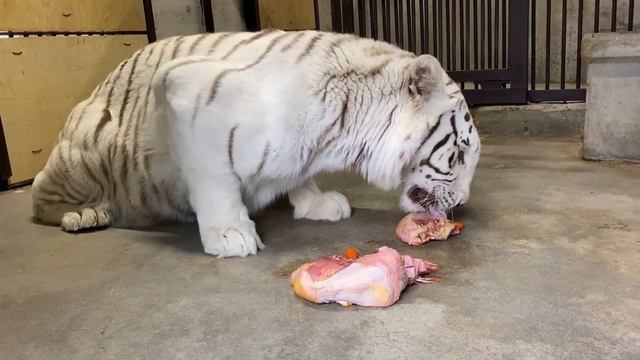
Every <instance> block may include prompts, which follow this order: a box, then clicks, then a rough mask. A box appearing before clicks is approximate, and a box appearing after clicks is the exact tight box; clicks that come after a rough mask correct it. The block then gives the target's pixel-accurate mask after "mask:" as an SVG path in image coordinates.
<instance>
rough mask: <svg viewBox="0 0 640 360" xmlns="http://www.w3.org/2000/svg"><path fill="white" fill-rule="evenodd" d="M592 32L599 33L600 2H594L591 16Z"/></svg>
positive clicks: (597, 0) (598, 0)
mask: <svg viewBox="0 0 640 360" xmlns="http://www.w3.org/2000/svg"><path fill="white" fill-rule="evenodd" d="M593 32H594V33H598V32H600V0H596V3H595V10H594V15H593Z"/></svg>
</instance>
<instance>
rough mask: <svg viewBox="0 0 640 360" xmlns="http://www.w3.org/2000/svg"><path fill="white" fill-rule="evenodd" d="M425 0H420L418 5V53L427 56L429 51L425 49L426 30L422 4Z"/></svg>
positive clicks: (423, 5)
mask: <svg viewBox="0 0 640 360" xmlns="http://www.w3.org/2000/svg"><path fill="white" fill-rule="evenodd" d="M424 2H425V0H420V2H419V3H418V12H419V13H420V22H419V24H420V53H421V54H428V53H429V50H428V49H427V39H428V38H427V35H426V34H428V30H427V29H426V27H425V22H424V20H425V13H424V11H425V4H424Z"/></svg>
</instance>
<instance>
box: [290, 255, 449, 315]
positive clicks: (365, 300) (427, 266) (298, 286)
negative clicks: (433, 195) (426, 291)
mask: <svg viewBox="0 0 640 360" xmlns="http://www.w3.org/2000/svg"><path fill="white" fill-rule="evenodd" d="M437 268H438V266H437V265H436V264H434V263H431V262H429V261H425V260H421V259H415V258H412V257H411V256H408V255H400V254H399V253H398V252H397V251H396V250H394V249H392V248H389V247H386V246H383V247H381V248H379V249H378V251H377V252H376V253H373V254H369V255H365V256H363V257H360V258H357V259H353V260H349V259H347V258H346V257H344V256H342V255H333V256H326V257H322V258H320V259H318V260H316V261H314V262H310V263H306V264H303V265H302V266H300V267H299V268H298V269H297V270H296V271H294V272H293V274H291V278H290V280H291V285H292V287H293V291H294V292H295V293H296V295H298V296H299V297H301V298H303V299H305V300H308V301H311V302H314V303H318V304H322V303H330V302H337V303H339V304H341V305H344V306H350V305H352V304H356V305H361V306H373V307H387V306H390V305H393V304H394V303H395V302H396V301H398V299H399V298H400V293H401V292H402V290H404V288H405V287H406V286H407V285H410V284H413V283H415V282H419V283H432V282H434V281H435V279H433V278H426V277H422V276H423V275H426V274H429V273H431V272H433V271H435V270H437Z"/></svg>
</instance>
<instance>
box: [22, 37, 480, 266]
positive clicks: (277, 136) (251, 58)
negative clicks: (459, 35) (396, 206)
mask: <svg viewBox="0 0 640 360" xmlns="http://www.w3.org/2000/svg"><path fill="white" fill-rule="evenodd" d="M173 55H175V59H174V60H172V59H170V58H171V57H172V56H173ZM381 65H384V66H381ZM134 68H135V71H133V69H134ZM424 74H426V75H424ZM416 76H417V77H416ZM423 80H424V81H423ZM427 80H428V81H427ZM448 80H449V79H448V77H447V76H446V74H445V73H444V71H443V70H442V68H441V67H440V65H439V64H438V62H437V60H435V59H434V58H432V57H429V56H423V57H419V58H416V57H415V56H413V55H412V54H409V53H406V52H404V51H402V50H400V49H398V48H396V47H393V46H391V45H389V44H385V43H380V42H375V41H372V40H367V39H359V38H356V37H353V36H349V35H337V34H328V33H318V32H312V31H309V32H303V33H284V32H279V31H274V32H265V33H259V34H255V33H239V34H222V35H220V34H217V35H202V36H194V37H179V38H172V39H168V40H164V41H162V42H159V43H156V44H153V45H150V46H149V47H147V48H145V49H143V50H141V51H140V52H139V53H137V54H136V55H134V56H133V57H132V58H131V59H129V60H128V61H127V62H124V63H123V64H122V65H121V66H120V67H119V68H118V69H116V71H114V73H112V74H111V75H110V76H109V78H107V80H106V81H105V82H104V83H103V84H102V85H101V86H100V87H99V88H97V89H96V90H95V91H94V93H93V94H92V96H91V97H90V98H89V99H87V100H85V101H84V102H82V103H80V104H79V105H78V106H77V107H76V108H74V110H73V111H72V113H71V115H70V117H69V120H68V121H67V124H66V126H65V128H64V130H63V131H62V133H61V135H60V139H59V143H58V145H57V146H56V148H55V149H54V151H53V153H52V155H51V158H50V159H49V162H48V164H47V166H46V167H45V169H44V170H43V172H41V173H40V174H39V175H38V176H37V178H36V180H35V182H34V214H35V215H36V217H37V218H39V219H42V220H47V221H51V222H55V221H56V219H57V221H59V222H60V223H61V224H62V226H63V229H65V230H67V231H76V230H79V229H85V228H92V227H96V226H104V225H107V224H114V225H120V226H139V225H146V224H150V223H153V222H156V221H158V220H181V221H185V220H192V219H194V216H195V218H196V219H197V221H198V225H199V229H200V235H201V238H202V244H203V247H204V251H205V252H206V253H208V254H212V255H217V256H219V257H228V256H246V255H250V254H255V253H256V252H257V251H258V250H259V249H262V248H263V247H264V244H263V243H262V242H261V240H260V237H259V236H258V233H257V232H256V229H255V224H254V223H253V221H252V220H251V219H250V217H249V215H250V213H251V212H254V211H257V210H260V209H262V208H264V207H265V206H266V205H268V204H269V203H270V202H271V201H272V200H273V199H275V198H276V197H277V196H279V195H280V194H283V193H287V192H288V194H289V199H290V202H291V204H292V205H293V207H294V217H296V218H307V219H312V220H328V221H337V220H340V219H344V218H347V217H349V216H350V214H351V209H350V206H349V203H348V201H347V199H346V198H345V197H344V196H343V195H342V194H340V193H337V192H332V191H330V192H322V191H320V189H318V187H317V186H316V185H315V183H314V182H313V179H312V177H313V175H314V174H316V173H318V172H321V171H339V170H344V169H349V168H353V169H356V170H357V171H359V172H360V173H361V174H362V175H363V176H364V177H365V178H366V179H367V180H369V181H370V182H372V183H374V184H376V185H377V186H379V187H381V188H383V189H390V188H393V187H397V186H398V185H399V184H400V183H401V182H402V180H403V178H405V177H407V176H408V175H407V174H408V173H407V167H408V166H410V165H411V164H412V163H415V162H416V161H418V162H419V160H420V159H418V158H417V157H420V156H425V154H428V153H429V149H428V147H429V144H425V141H424V139H425V137H426V134H427V133H428V132H429V130H430V129H431V128H432V127H433V126H434V125H435V124H436V122H437V120H438V117H439V116H440V115H441V114H443V113H445V112H447V111H452V112H456V111H457V112H459V111H460V108H462V106H460V102H461V101H462V102H463V100H461V99H462V97H461V95H452V93H455V92H456V89H457V86H455V85H454V86H453V87H450V86H446V85H445V84H446V83H447V81H448ZM418 88H420V89H422V88H424V89H426V90H425V92H424V93H422V94H421V95H416V91H417V89H418ZM458 92H459V89H458ZM123 105H126V106H123ZM458 107H459V108H458ZM464 110H465V111H466V104H464ZM107 113H108V114H109V115H110V116H106V117H105V114H107ZM460 114H462V113H460ZM105 119H108V120H106V121H105ZM474 131H475V130H474ZM470 139H471V141H472V142H473V146H475V144H478V146H479V139H477V133H476V134H475V136H471V137H470ZM426 143H430V142H429V141H427V142H426ZM430 146H433V144H430ZM451 151H453V150H451ZM476 161H477V156H476V155H473V156H471V155H469V163H472V164H473V169H474V168H475V162H476ZM460 169H462V167H460ZM473 169H466V170H464V169H463V170H459V171H458V172H459V173H460V174H459V176H458V177H457V178H458V179H459V180H456V182H455V184H456V186H457V188H456V189H454V191H455V192H456V194H458V193H459V194H463V195H455V196H458V197H461V198H466V197H467V196H468V185H469V184H470V179H471V177H472V175H473ZM405 181H406V180H405ZM410 182H411V184H413V185H416V186H421V187H424V188H427V187H429V186H430V185H429V184H430V183H431V182H430V181H428V180H425V179H424V178H419V177H417V176H415V177H413V178H411V181H410ZM458 188H459V189H458ZM464 194H467V195H464ZM405 197H406V196H405ZM443 199H444V197H443ZM402 201H405V199H404V197H403V200H402ZM442 203H444V201H443V202H442ZM59 204H65V205H64V206H62V207H61V206H60V205H59ZM74 204H75V205H74ZM403 207H404V208H407V207H410V206H409V205H408V204H406V206H403Z"/></svg>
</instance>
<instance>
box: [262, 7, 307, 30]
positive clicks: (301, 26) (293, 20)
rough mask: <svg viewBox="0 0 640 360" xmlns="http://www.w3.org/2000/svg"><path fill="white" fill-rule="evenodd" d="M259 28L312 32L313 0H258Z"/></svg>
mask: <svg viewBox="0 0 640 360" xmlns="http://www.w3.org/2000/svg"><path fill="white" fill-rule="evenodd" d="M258 9H259V11H260V27H261V28H263V29H267V28H273V29H282V30H314V29H315V28H316V20H315V11H314V8H313V0H258Z"/></svg>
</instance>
